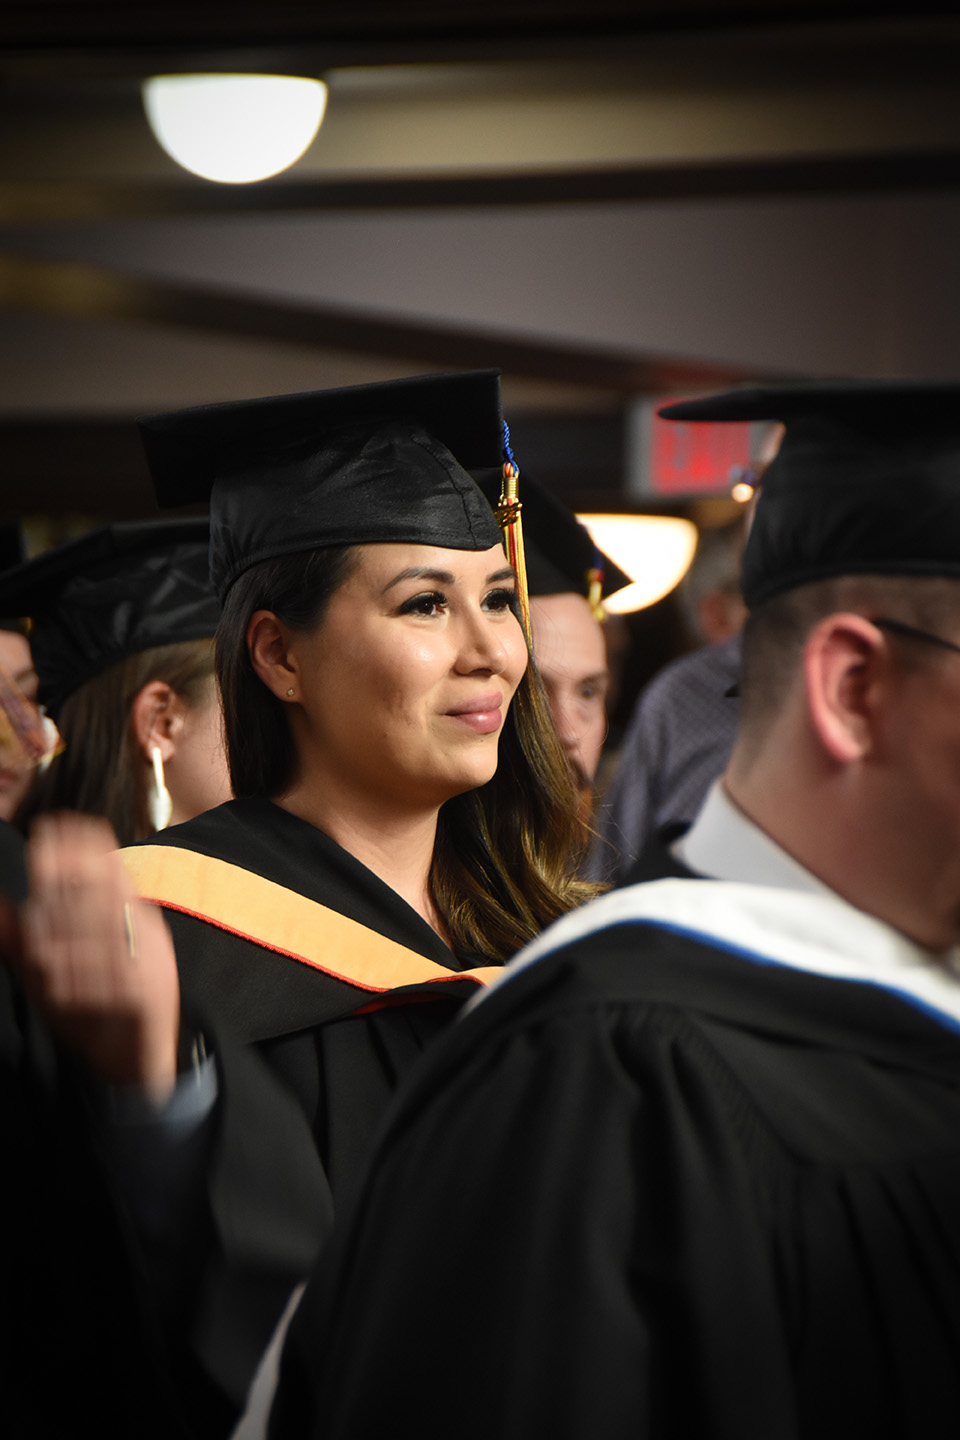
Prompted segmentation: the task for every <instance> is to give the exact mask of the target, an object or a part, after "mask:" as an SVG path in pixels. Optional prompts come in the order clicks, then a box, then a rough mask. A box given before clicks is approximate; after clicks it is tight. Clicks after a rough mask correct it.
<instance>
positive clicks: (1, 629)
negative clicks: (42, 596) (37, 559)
mask: <svg viewBox="0 0 960 1440" xmlns="http://www.w3.org/2000/svg"><path fill="white" fill-rule="evenodd" d="M23 560H24V545H23V531H22V529H21V526H20V522H19V521H18V520H3V521H0V576H2V575H3V574H4V573H5V572H6V571H8V570H10V569H12V568H13V567H14V566H17V565H20V564H22V562H23ZM0 690H2V693H0V820H3V821H8V822H9V821H10V820H12V819H13V817H14V814H15V813H16V809H17V806H18V805H19V804H20V802H21V801H22V800H23V798H24V796H25V795H26V793H27V790H28V789H29V787H30V782H31V780H32V779H33V778H34V769H35V757H33V756H31V755H30V754H29V753H25V750H24V747H23V745H22V744H21V743H19V739H18V731H19V730H21V729H22V728H23V725H24V724H25V723H29V715H28V714H24V715H23V716H22V717H20V716H16V715H10V716H9V717H8V716H7V713H6V712H7V711H8V710H11V709H20V708H22V709H23V710H24V711H26V712H36V707H37V674H36V671H35V670H34V668H33V657H32V656H31V654H30V642H29V640H28V639H27V626H26V624H25V622H24V620H23V619H22V618H21V617H19V616H16V615H3V614H0ZM5 700H6V704H4V701H5Z"/></svg>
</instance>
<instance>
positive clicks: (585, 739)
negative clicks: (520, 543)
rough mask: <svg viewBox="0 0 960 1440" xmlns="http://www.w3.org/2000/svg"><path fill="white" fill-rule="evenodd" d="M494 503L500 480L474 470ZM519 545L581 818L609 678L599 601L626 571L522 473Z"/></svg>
mask: <svg viewBox="0 0 960 1440" xmlns="http://www.w3.org/2000/svg"><path fill="white" fill-rule="evenodd" d="M474 478H475V479H476V480H477V483H478V484H479V485H480V488H481V489H482V490H483V492H484V494H485V495H486V496H487V499H488V500H489V501H490V503H491V505H493V506H494V507H495V506H496V503H497V487H498V485H499V478H498V477H497V475H496V474H491V473H490V472H482V471H480V472H476V474H475V477H474ZM523 518H524V527H525V528H524V548H525V555H526V565H527V589H528V592H529V595H530V628H531V639H532V642H533V655H534V659H535V661H536V665H537V670H538V672H539V675H540V679H541V681H542V682H543V687H544V690H545V691H546V694H547V700H548V702H549V705H550V714H551V716H552V717H553V723H554V725H555V726H556V729H557V735H558V736H559V739H560V744H561V745H562V746H563V752H564V754H565V756H566V757H567V763H568V765H569V766H570V771H571V774H572V775H573V779H574V784H575V785H576V787H577V791H578V792H579V794H580V797H581V802H582V806H583V813H584V815H585V817H589V815H590V814H591V812H592V809H593V795H594V781H595V779H596V774H597V767H598V766H599V764H600V756H601V754H602V751H603V744H604V740H605V739H606V734H607V710H606V698H607V691H608V688H609V684H610V671H609V667H608V661H607V648H606V639H605V633H604V622H605V620H606V614H605V611H604V608H603V602H604V600H606V599H608V598H609V596H611V595H614V594H616V592H617V591H618V590H621V589H622V588H623V587H624V586H625V585H629V584H630V581H631V577H630V576H629V575H627V574H626V573H625V572H624V571H623V570H621V569H620V567H619V566H617V565H615V564H614V563H613V561H612V560H611V559H610V558H609V557H608V556H606V555H604V554H603V552H602V551H601V550H598V549H597V546H596V545H595V544H594V542H593V540H592V538H591V536H590V533H589V531H588V530H587V528H586V526H584V525H581V523H580V521H579V520H578V519H577V517H576V515H574V514H573V512H572V511H571V510H569V509H568V508H567V507H566V505H564V504H563V503H562V502H561V501H560V500H558V499H557V498H556V496H554V495H552V494H551V493H550V492H549V491H548V490H546V489H544V487H543V486H542V485H540V484H539V483H538V482H537V481H535V480H532V479H531V478H530V476H529V475H528V474H527V473H526V472H524V474H523Z"/></svg>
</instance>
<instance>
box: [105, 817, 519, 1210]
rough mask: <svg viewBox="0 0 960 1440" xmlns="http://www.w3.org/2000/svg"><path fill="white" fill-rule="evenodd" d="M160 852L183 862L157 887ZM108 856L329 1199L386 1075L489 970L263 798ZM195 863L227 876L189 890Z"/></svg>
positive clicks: (338, 1190)
mask: <svg viewBox="0 0 960 1440" xmlns="http://www.w3.org/2000/svg"><path fill="white" fill-rule="evenodd" d="M169 847H172V848H173V850H174V851H176V852H178V853H180V854H182V858H183V860H184V862H185V867H184V868H181V869H179V870H175V871H174V872H173V875H172V878H171V876H170V875H169V874H167V873H165V872H163V873H161V870H162V866H163V862H164V852H165V851H168V850H169ZM124 853H125V856H126V857H128V858H130V859H131V864H132V865H136V867H137V868H136V869H132V870H131V873H132V875H133V878H134V880H135V883H136V884H137V887H138V889H139V892H140V893H141V894H142V895H144V896H146V897H147V898H150V899H154V900H158V901H160V903H162V904H163V906H164V910H165V913H166V916H167V919H168V920H169V922H170V925H171V928H172V930H173V936H174V942H175V945H176V950H177V961H178V965H179V967H180V972H181V976H182V979H183V982H184V985H185V986H186V987H187V989H188V990H189V992H190V993H191V994H192V995H193V996H195V997H196V999H197V1000H198V1002H199V1003H200V1004H201V1005H202V1006H203V1007H204V1009H205V1010H206V1011H207V1012H209V1013H210V1014H212V1015H214V1016H215V1017H217V1018H218V1019H219V1020H220V1021H222V1022H223V1023H224V1024H226V1025H228V1026H229V1027H230V1030H231V1032H232V1033H233V1034H234V1035H235V1037H236V1038H237V1039H238V1040H239V1041H241V1042H243V1043H246V1044H250V1045H253V1046H255V1047H256V1048H257V1050H258V1051H259V1052H260V1054H261V1055H262V1056H263V1058H264V1059H265V1060H266V1061H267V1063H268V1065H269V1066H270V1067H271V1069H272V1070H273V1071H274V1073H275V1074H276V1075H277V1076H279V1078H280V1079H281V1080H282V1081H283V1082H284V1084H286V1085H287V1086H288V1087H289V1089H290V1091H291V1092H292V1094H293V1095H295V1097H296V1099H297V1101H298V1103H299V1105H300V1107H301V1109H302V1110H303V1112H304V1114H305V1115H306V1117H307V1120H308V1122H309V1124H310V1126H311V1128H312V1130H313V1134H314V1138H315V1142H316V1146H317V1149H318V1151H319V1154H320V1157H321V1159H322V1161H323V1164H324V1167H325V1169H326V1173H327V1176H328V1179H329V1181H330V1184H331V1187H332V1190H333V1193H334V1196H335V1198H339V1197H340V1196H342V1194H343V1193H344V1192H345V1191H346V1190H348V1189H350V1188H351V1187H352V1185H353V1184H354V1183H355V1181H356V1178H357V1176H358V1174H359V1171H360V1167H361V1165H362V1161H363V1159H364V1158H365V1155H366V1152H367V1150H368V1148H369V1144H370V1141H371V1139H372V1136H373V1134H374V1132H375V1130H376V1127H377V1125H378V1123H379V1121H380V1118H381V1116H382V1113H383V1111H384V1109H385V1108H386V1105H387V1103H388V1101H389V1099H390V1098H391V1096H392V1094H393V1092H394V1090H395V1088H396V1086H397V1083H398V1081H399V1080H400V1078H401V1077H402V1076H403V1075H404V1074H406V1072H407V1071H408V1070H409V1069H410V1068H411V1066H412V1065H413V1064H414V1062H415V1061H416V1060H417V1059H418V1058H419V1056H420V1054H421V1052H422V1050H423V1049H424V1048H425V1046H426V1045H427V1044H428V1043H429V1041H430V1040H432V1039H433V1038H434V1037H435V1036H436V1035H438V1034H439V1033H440V1032H441V1031H442V1030H443V1029H444V1028H445V1027H446V1026H447V1025H448V1024H449V1022H450V1020H451V1019H452V1018H453V1016H454V1015H455V1013H456V1011H457V1010H458V1009H459V1007H460V1005H461V1004H462V1003H463V1001H464V1000H465V999H466V998H467V997H469V996H471V995H473V994H475V993H476V992H477V989H478V986H479V985H480V984H482V983H485V982H486V980H488V979H489V978H490V977H491V976H492V975H493V974H494V973H496V972H495V971H494V970H493V969H491V968H490V967H481V968H476V967H469V966H468V965H465V964H463V963H462V962H461V961H460V960H459V959H458V958H457V957H456V956H455V955H453V954H452V953H451V951H450V950H449V949H448V947H447V946H446V945H445V944H444V943H443V941H442V940H441V939H440V937H439V936H438V935H437V934H436V932H435V931H434V930H433V929H432V928H431V927H430V926H429V925H428V924H427V923H426V921H425V920H423V919H422V918H421V917H420V916H419V915H418V914H417V913H416V912H415V911H414V910H413V909H412V908H411V907H410V906H409V905H408V904H407V903H406V901H404V900H402V899H401V898H400V896H399V895H397V894H396V892H395V891H394V890H392V889H390V887H389V886H388V885H385V884H384V883H383V881H382V880H380V879H379V878H378V877H377V876H376V875H374V874H373V873H372V872H371V871H370V870H368V869H367V867H366V866H365V865H362V864H361V863H360V862H359V861H358V860H356V859H355V858H354V857H353V856H352V855H350V854H348V853H347V851H345V850H343V849H342V848H341V847H340V846H339V845H337V844H336V843H335V842H334V841H333V840H331V839H330V838H329V837H328V836H326V835H324V834H323V833H322V832H321V831H320V830H318V829H316V828H315V827H314V826H313V825H310V824H308V823H306V822H305V821H303V820H301V819H299V818H298V817H297V816H295V815H291V814H289V813H288V812H287V811H285V810H283V809H281V808H280V807H279V806H277V805H274V804H272V803H271V802H270V801H268V800H265V799H260V798H247V799H242V800H232V801H230V802H228V803H227V804H226V805H221V806H219V807H218V808H217V809H215V810H211V811H208V812H207V813H206V814H203V815H200V816H198V817H197V818H196V819H195V820H191V821H189V822H188V823H187V824H185V825H179V826H175V827H174V828H172V829H170V830H166V831H164V832H162V833H161V834H159V835H156V836H154V837H153V839H152V840H151V841H149V842H147V844H146V845H145V846H143V847H134V849H133V850H131V851H126V852H124ZM201 857H205V858H209V859H212V860H214V861H216V862H224V861H225V862H227V867H226V868H223V869H222V870H221V869H220V868H219V867H218V866H214V867H213V868H212V869H211V870H210V872H209V874H207V873H206V872H205V873H204V874H203V875H202V876H201V878H200V880H199V882H197V883H195V882H196V874H195V867H196V865H197V864H199V863H200V861H201ZM158 866H160V867H161V869H158ZM281 887H282V888H281ZM261 888H262V889H263V890H264V893H263V895H262V896H261V895H260V893H259V891H260V889H261ZM190 891H192V892H194V893H188V892H190ZM318 907H324V908H323V909H320V908H318ZM341 917H345V918H346V929H345V930H344V932H343V933H342V934H341V933H340V929H339V926H340V925H341V923H342V921H341ZM311 946H312V953H311V954H309V955H305V951H306V950H308V949H309V948H310V947H311ZM367 947H370V948H371V954H370V955H369V956H367V955H366V954H365V953H364V952H365V950H366V948H367ZM384 948H385V949H386V957H385V958H384V956H383V955H382V954H381V951H382V950H383V949H384ZM461 975H462V976H463V978H460V977H461ZM358 1012H362V1013H358Z"/></svg>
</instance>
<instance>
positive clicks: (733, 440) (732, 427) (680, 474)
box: [644, 397, 751, 495]
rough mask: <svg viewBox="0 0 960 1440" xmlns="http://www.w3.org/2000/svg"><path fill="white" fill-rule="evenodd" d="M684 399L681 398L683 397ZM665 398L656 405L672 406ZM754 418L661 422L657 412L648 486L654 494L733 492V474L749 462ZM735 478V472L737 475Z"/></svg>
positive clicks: (652, 426)
mask: <svg viewBox="0 0 960 1440" xmlns="http://www.w3.org/2000/svg"><path fill="white" fill-rule="evenodd" d="M678 398H679V397H678ZM671 403H672V401H671V400H669V399H666V398H662V399H659V400H658V401H657V402H656V409H659V408H660V406H661V405H669V404H671ZM750 429H751V427H750V422H749V421H747V420H745V421H742V422H741V421H735V422H733V423H729V424H727V423H724V424H714V423H712V422H711V421H697V422H696V423H695V424H693V423H689V422H687V421H685V420H661V419H660V418H659V416H657V415H656V414H654V416H653V418H652V420H651V423H650V424H649V426H648V427H647V434H648V436H649V447H650V448H649V452H648V457H647V464H646V466H645V467H644V468H645V470H646V482H647V483H646V487H645V488H647V489H648V491H649V492H650V493H652V494H654V495H683V494H686V495H689V494H691V493H692V492H697V491H699V492H703V491H707V492H712V493H713V494H717V493H718V492H721V491H724V490H728V489H729V488H730V484H731V472H736V470H737V469H738V468H740V467H741V466H744V465H747V464H748V463H749V461H750ZM732 478H733V479H736V474H735V473H733V476H732Z"/></svg>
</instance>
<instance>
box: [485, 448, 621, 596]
mask: <svg viewBox="0 0 960 1440" xmlns="http://www.w3.org/2000/svg"><path fill="white" fill-rule="evenodd" d="M473 478H474V479H475V480H476V482H477V484H478V485H479V486H480V489H481V490H482V491H483V493H484V495H485V496H486V497H487V499H488V500H489V502H490V504H491V505H493V506H496V504H497V502H498V500H499V498H500V485H501V478H500V471H499V470H475V471H474V474H473ZM520 490H521V498H522V509H523V545H524V552H525V557H526V562H527V589H528V591H529V594H530V597H531V599H532V598H533V597H534V596H535V595H562V594H566V593H567V592H569V591H573V592H574V593H576V594H577V595H582V596H583V597H584V599H590V598H592V596H591V589H592V582H593V581H594V577H595V576H597V575H599V587H598V588H599V598H601V599H604V600H605V599H606V598H607V596H608V595H613V594H614V593H615V592H616V591H617V590H622V589H623V587H624V586H625V585H630V584H631V583H632V581H631V578H630V576H629V575H627V574H626V573H625V572H624V571H623V570H621V569H620V567H619V566H618V565H615V564H614V563H613V561H612V560H611V559H610V558H609V557H608V556H607V555H604V553H603V551H602V550H600V549H598V547H597V545H596V544H595V543H594V540H593V538H592V536H591V534H590V531H589V530H588V529H587V527H586V526H585V525H582V524H581V523H580V521H579V520H578V519H577V517H576V515H574V513H573V511H572V510H568V509H567V507H566V505H564V504H563V503H562V502H561V501H560V500H558V499H557V497H556V496H555V495H551V494H550V492H549V490H545V489H544V488H543V486H542V485H540V484H538V483H537V481H536V480H531V478H530V474H529V471H527V470H524V471H523V474H522V476H521V482H520Z"/></svg>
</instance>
